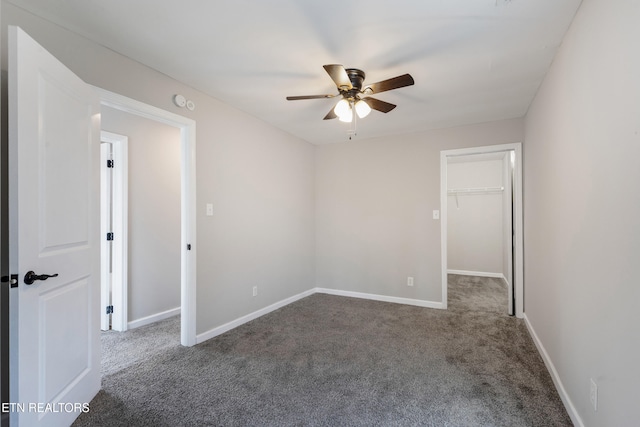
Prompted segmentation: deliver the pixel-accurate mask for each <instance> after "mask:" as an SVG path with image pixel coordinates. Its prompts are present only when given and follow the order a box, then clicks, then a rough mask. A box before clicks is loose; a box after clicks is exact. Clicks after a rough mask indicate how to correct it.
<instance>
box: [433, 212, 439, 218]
mask: <svg viewBox="0 0 640 427" xmlns="http://www.w3.org/2000/svg"><path fill="white" fill-rule="evenodd" d="M433 219H440V211H433Z"/></svg>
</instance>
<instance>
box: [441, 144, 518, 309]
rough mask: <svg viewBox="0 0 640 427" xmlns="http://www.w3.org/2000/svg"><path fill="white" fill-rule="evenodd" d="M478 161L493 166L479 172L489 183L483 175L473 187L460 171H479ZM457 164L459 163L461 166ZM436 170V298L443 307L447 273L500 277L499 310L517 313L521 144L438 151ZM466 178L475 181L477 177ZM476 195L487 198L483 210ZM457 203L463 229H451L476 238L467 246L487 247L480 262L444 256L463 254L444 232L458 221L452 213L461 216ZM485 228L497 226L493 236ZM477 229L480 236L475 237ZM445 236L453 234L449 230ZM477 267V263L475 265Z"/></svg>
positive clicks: (453, 234)
mask: <svg viewBox="0 0 640 427" xmlns="http://www.w3.org/2000/svg"><path fill="white" fill-rule="evenodd" d="M471 161H475V162H476V165H475V166H473V167H466V165H465V163H468V162H471ZM480 165H481V166H482V167H484V168H485V169H487V168H489V167H491V168H493V169H492V171H491V172H490V173H489V174H488V175H487V172H486V171H485V172H484V176H485V179H489V178H486V177H488V176H491V175H492V176H493V178H492V179H493V181H492V180H491V179H489V181H484V182H479V184H478V185H469V184H468V182H470V181H468V178H469V177H468V176H465V174H466V175H469V174H470V173H472V172H470V171H474V170H475V171H478V170H481V169H482V167H479V166H480ZM461 166H465V168H463V167H461ZM454 170H457V171H458V175H453V176H451V175H450V171H451V172H453V171H454ZM487 170H488V169H487ZM440 172H441V181H440V182H441V188H440V194H441V210H442V215H441V239H442V241H441V244H442V247H441V251H442V298H443V306H444V308H446V307H447V294H448V293H447V288H448V274H449V273H457V274H471V275H478V276H485V277H495V278H500V279H502V278H504V281H505V282H506V283H507V289H508V298H507V301H508V302H509V304H508V305H509V306H508V307H505V309H506V310H508V312H509V314H514V315H515V316H516V317H523V315H524V296H523V291H524V286H523V263H522V259H523V256H522V154H521V144H519V143H517V144H504V145H495V146H487V147H475V148H466V149H458V150H446V151H442V152H441V155H440ZM465 179H466V180H467V181H465ZM472 179H477V177H476V178H472ZM449 181H451V183H450V182H449ZM465 183H466V184H465ZM452 185H453V187H452ZM479 197H485V202H486V201H490V202H491V203H490V204H487V203H485V204H484V205H483V207H482V212H483V213H482V212H480V211H479V210H478V206H479V205H478V204H477V202H478V201H479ZM488 199H492V200H488ZM474 203H475V205H474ZM461 205H462V206H466V207H468V208H471V209H468V210H467V211H468V212H467V217H468V218H471V220H469V219H468V218H467V219H466V221H467V222H466V223H465V224H466V227H467V229H466V230H462V231H461V230H456V232H458V231H461V232H462V233H467V234H474V235H475V237H476V241H475V242H474V243H473V244H475V245H488V246H491V245H492V246H493V248H492V250H489V249H490V248H487V250H485V251H484V252H483V253H482V256H481V257H479V258H482V260H481V261H478V260H477V259H474V260H471V261H469V260H465V262H466V264H465V263H461V262H460V261H459V260H458V259H453V257H452V259H451V260H450V259H449V257H450V256H451V255H450V254H451V253H452V251H453V252H454V253H456V256H458V252H464V248H463V249H460V248H459V247H461V246H462V245H460V243H459V242H457V241H455V240H454V241H452V239H450V236H449V233H450V230H449V222H450V221H451V222H452V223H453V222H454V221H462V220H459V218H458V217H460V218H464V211H460V212H458V211H457V209H458V208H460V207H461ZM451 206H453V208H452V207H451ZM454 209H455V211H454ZM492 209H493V210H492ZM450 210H452V214H453V215H450ZM476 213H479V214H480V216H482V215H484V218H482V217H480V216H476V217H475V218H473V215H472V214H476ZM496 218H498V219H499V222H498V223H497V224H490V222H496V221H495V219H496ZM502 219H504V221H502ZM460 223H462V222H460ZM491 227H493V228H494V229H495V230H497V231H495V233H494V235H493V236H489V235H487V234H486V233H487V232H489V231H490V229H491ZM496 227H497V228H496ZM470 230H471V231H470ZM483 233H484V235H482V236H480V234H483ZM451 234H452V236H453V237H456V236H455V233H451ZM458 234H459V233H458ZM458 237H459V236H458ZM449 245H452V246H456V245H457V246H458V248H454V247H451V248H450V247H449ZM456 250H458V251H456ZM492 253H493V255H492ZM474 262H476V264H474ZM450 263H451V265H450ZM455 263H458V265H455ZM460 265H466V268H462V269H460ZM478 265H482V266H483V267H477V266H478ZM487 265H489V266H491V265H493V267H486V266H487ZM469 266H471V267H469ZM474 267H475V268H474Z"/></svg>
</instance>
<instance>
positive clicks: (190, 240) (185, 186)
mask: <svg viewBox="0 0 640 427" xmlns="http://www.w3.org/2000/svg"><path fill="white" fill-rule="evenodd" d="M94 89H95V90H96V92H97V93H98V95H99V96H100V103H101V104H102V105H105V106H107V107H111V108H115V109H118V110H120V111H125V112H127V113H130V114H135V115H137V116H140V117H144V118H147V119H151V120H154V121H157V122H160V123H164V124H167V125H169V126H173V127H177V128H179V129H180V181H181V188H180V190H181V192H180V193H181V242H180V244H181V263H180V266H181V267H180V271H181V278H180V289H181V291H180V307H181V313H182V316H181V321H180V324H181V328H180V343H181V344H182V345H184V346H192V345H195V344H196V271H197V270H196V259H197V245H196V122H195V121H194V120H192V119H189V118H186V117H183V116H180V115H178V114H174V113H171V112H169V111H165V110H162V109H160V108H157V107H154V106H151V105H148V104H145V103H142V102H140V101H136V100H134V99H131V98H127V97H125V96H122V95H118V94H115V93H113V92H109V91H107V90H104V89H101V88H98V87H95V86H94ZM187 244H190V245H191V250H187Z"/></svg>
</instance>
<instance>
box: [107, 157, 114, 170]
mask: <svg viewBox="0 0 640 427" xmlns="http://www.w3.org/2000/svg"><path fill="white" fill-rule="evenodd" d="M107 167H108V168H109V169H113V168H114V166H113V160H111V159H109V160H107Z"/></svg>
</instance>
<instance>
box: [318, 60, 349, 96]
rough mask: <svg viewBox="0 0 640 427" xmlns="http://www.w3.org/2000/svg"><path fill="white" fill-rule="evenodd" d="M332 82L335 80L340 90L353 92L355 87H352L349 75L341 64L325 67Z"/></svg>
mask: <svg viewBox="0 0 640 427" xmlns="http://www.w3.org/2000/svg"><path fill="white" fill-rule="evenodd" d="M323 67H324V69H325V71H326V72H327V74H329V77H331V80H333V81H334V82H335V84H336V86H338V89H344V90H351V89H353V85H351V80H349V75H348V74H347V71H346V70H345V69H344V67H343V66H342V65H340V64H329V65H323Z"/></svg>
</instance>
